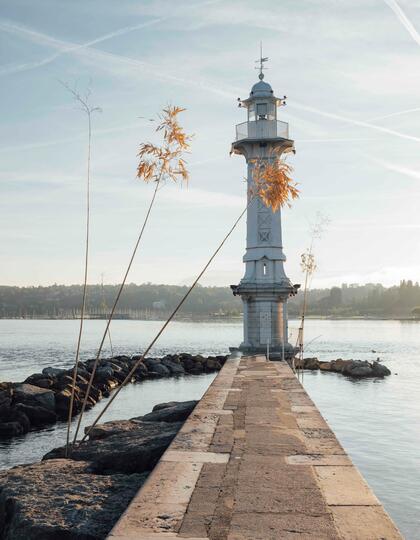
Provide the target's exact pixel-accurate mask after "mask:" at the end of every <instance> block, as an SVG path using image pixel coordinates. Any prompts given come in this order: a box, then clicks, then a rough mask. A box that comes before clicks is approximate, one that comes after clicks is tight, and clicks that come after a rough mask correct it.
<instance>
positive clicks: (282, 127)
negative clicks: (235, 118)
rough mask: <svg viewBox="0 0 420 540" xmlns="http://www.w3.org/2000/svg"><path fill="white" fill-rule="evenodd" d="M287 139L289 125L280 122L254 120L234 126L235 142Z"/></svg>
mask: <svg viewBox="0 0 420 540" xmlns="http://www.w3.org/2000/svg"><path fill="white" fill-rule="evenodd" d="M276 137H281V138H283V139H288V138H289V124H288V123H287V122H281V121H280V120H256V121H251V122H243V123H242V124H238V125H237V126H236V140H237V141H241V140H242V139H274V138H276Z"/></svg>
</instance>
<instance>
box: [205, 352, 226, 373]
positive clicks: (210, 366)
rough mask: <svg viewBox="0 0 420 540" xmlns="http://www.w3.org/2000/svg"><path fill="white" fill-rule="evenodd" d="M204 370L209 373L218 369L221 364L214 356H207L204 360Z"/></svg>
mask: <svg viewBox="0 0 420 540" xmlns="http://www.w3.org/2000/svg"><path fill="white" fill-rule="evenodd" d="M204 366H205V370H206V371H207V372H209V373H211V372H212V371H219V370H220V369H221V368H222V366H221V365H220V362H219V361H218V360H216V358H212V357H210V356H209V357H208V358H207V359H206V360H205V362H204Z"/></svg>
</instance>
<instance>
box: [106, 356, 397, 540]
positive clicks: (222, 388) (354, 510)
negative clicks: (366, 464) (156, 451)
mask: <svg viewBox="0 0 420 540" xmlns="http://www.w3.org/2000/svg"><path fill="white" fill-rule="evenodd" d="M172 538H189V539H190V540H243V539H246V540H278V539H283V538H284V539H297V538H299V539H309V538H311V539H316V540H323V539H331V540H332V539H348V540H379V539H381V540H393V539H401V538H402V537H401V535H400V533H399V532H398V530H397V529H396V527H395V526H394V524H393V523H392V521H391V520H390V518H389V517H388V515H387V514H386V512H385V511H384V509H383V508H382V506H381V504H380V503H379V501H378V499H377V498H376V497H375V495H374V494H373V492H372V491H371V490H370V488H369V487H368V485H367V484H366V482H365V481H364V479H363V478H362V476H361V475H360V473H359V472H358V470H357V469H356V467H354V465H353V464H352V463H351V461H350V459H349V458H348V456H347V455H346V453H345V452H344V450H343V448H342V447H341V445H340V444H339V442H338V441H337V439H336V437H335V435H334V433H333V432H332V431H331V430H330V428H329V427H328V425H327V423H326V422H325V420H324V419H323V418H322V416H321V415H320V413H319V412H318V410H317V408H316V407H315V406H314V404H313V402H312V401H311V399H310V398H309V396H308V395H307V394H306V392H305V390H304V389H303V388H302V386H301V385H300V383H299V382H298V381H297V379H296V377H295V376H294V375H293V373H292V371H291V370H290V368H289V367H288V366H287V365H286V364H283V363H281V362H267V361H266V359H265V357H262V356H258V357H244V358H242V359H240V360H239V359H231V360H228V361H227V362H226V364H225V366H224V368H223V369H222V371H221V372H220V373H219V374H218V376H217V377H216V379H215V381H214V382H213V384H212V385H211V387H210V388H209V390H208V391H207V393H206V394H205V395H204V397H203V399H202V400H201V401H200V403H199V404H198V405H197V407H196V409H195V410H194V412H193V414H192V415H191V416H190V418H189V419H188V420H187V422H186V423H185V424H184V426H183V428H182V429H181V431H180V432H179V434H178V436H177V437H176V438H175V440H174V441H173V443H172V444H171V446H170V447H169V448H168V450H167V451H166V453H165V454H164V455H163V457H162V458H161V460H160V462H159V464H158V465H157V466H156V468H155V470H154V471H153V473H152V474H151V475H150V477H149V479H148V481H147V482H146V484H145V485H144V486H143V488H142V489H141V490H140V491H139V493H138V494H137V496H136V497H135V498H134V499H133V501H132V503H131V504H130V506H129V507H128V509H127V511H126V512H125V514H124V515H123V516H122V517H121V519H120V521H119V522H118V523H117V525H116V526H115V527H114V529H113V531H112V532H111V534H110V536H109V539H112V540H123V539H139V540H165V539H167V540H170V539H172Z"/></svg>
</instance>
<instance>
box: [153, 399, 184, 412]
mask: <svg viewBox="0 0 420 540" xmlns="http://www.w3.org/2000/svg"><path fill="white" fill-rule="evenodd" d="M178 404H179V401H168V402H167V403H158V404H157V405H155V406H154V407H153V409H152V411H160V410H161V409H167V408H168V407H175V405H178Z"/></svg>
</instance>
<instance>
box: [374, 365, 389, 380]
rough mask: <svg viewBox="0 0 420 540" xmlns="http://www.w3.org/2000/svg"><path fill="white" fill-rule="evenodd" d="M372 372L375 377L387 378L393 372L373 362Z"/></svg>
mask: <svg viewBox="0 0 420 540" xmlns="http://www.w3.org/2000/svg"><path fill="white" fill-rule="evenodd" d="M372 371H373V375H374V377H387V376H388V375H391V371H390V370H389V369H388V368H387V367H386V366H383V365H382V364H379V362H373V364H372Z"/></svg>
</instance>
